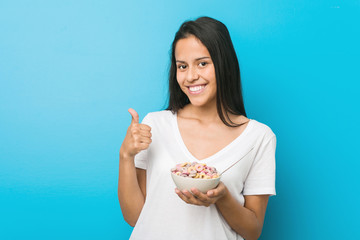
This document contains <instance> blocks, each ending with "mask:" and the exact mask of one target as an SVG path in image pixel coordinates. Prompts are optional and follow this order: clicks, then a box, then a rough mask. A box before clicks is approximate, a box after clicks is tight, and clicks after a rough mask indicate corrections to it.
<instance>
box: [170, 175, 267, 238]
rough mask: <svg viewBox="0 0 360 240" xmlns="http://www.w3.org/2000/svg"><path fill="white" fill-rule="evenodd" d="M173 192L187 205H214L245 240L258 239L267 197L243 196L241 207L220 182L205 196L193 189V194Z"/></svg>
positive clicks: (185, 191)
mask: <svg viewBox="0 0 360 240" xmlns="http://www.w3.org/2000/svg"><path fill="white" fill-rule="evenodd" d="M175 191H176V193H177V194H178V196H179V197H180V198H181V199H182V200H184V201H185V202H186V203H189V204H194V205H199V206H206V207H208V206H210V205H211V204H216V207H217V208H218V210H219V211H220V212H221V214H222V215H223V217H224V219H225V220H226V222H227V223H228V224H229V226H230V227H231V228H232V229H233V230H234V231H235V232H237V233H238V234H240V235H241V236H242V237H243V238H245V239H246V240H251V239H258V238H259V237H260V234H261V231H262V227H263V223H264V218H265V212H266V206H267V202H268V199H269V195H254V196H245V205H244V206H242V205H241V204H240V203H239V202H238V201H237V200H236V199H235V198H234V197H233V196H232V195H231V193H230V192H229V191H228V189H227V188H226V186H225V185H224V184H223V183H222V182H220V184H219V186H218V187H217V188H215V189H213V190H209V191H208V192H207V193H206V194H204V193H202V192H200V191H199V190H197V189H195V188H194V189H191V191H192V193H193V194H191V193H190V192H188V191H187V190H184V191H179V190H178V189H176V190H175Z"/></svg>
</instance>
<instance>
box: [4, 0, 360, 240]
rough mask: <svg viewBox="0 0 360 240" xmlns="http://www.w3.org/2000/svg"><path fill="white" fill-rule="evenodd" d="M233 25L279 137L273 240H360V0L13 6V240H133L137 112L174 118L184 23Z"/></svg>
mask: <svg viewBox="0 0 360 240" xmlns="http://www.w3.org/2000/svg"><path fill="white" fill-rule="evenodd" d="M203 15H207V16H211V17H214V18H216V19H218V20H221V21H222V22H224V23H225V24H226V25H227V26H228V29H229V31H230V34H231V36H232V39H233V42H234V45H235V48H236V51H237V54H238V57H239V61H240V69H241V76H242V83H243V90H244V98H245V99H244V100H245V106H246V110H247V113H248V116H249V117H250V118H252V119H256V120H258V121H261V122H263V123H265V124H267V125H269V126H270V127H271V128H272V129H273V131H274V132H275V133H276V135H277V140H278V146H277V194H278V195H277V196H275V197H272V198H270V202H269V205H268V210H267V215H266V219H265V225H264V229H263V234H262V237H261V239H284V240H285V239H356V238H357V239H359V238H360V234H359V231H358V229H357V228H358V216H359V214H360V210H359V204H358V201H357V200H358V199H359V193H358V192H357V191H358V190H359V187H358V183H359V178H358V176H357V174H358V173H359V170H358V169H359V160H360V159H359V154H358V149H359V133H360V131H359V120H358V117H359V115H360V114H359V106H358V105H359V97H358V96H357V94H358V92H359V81H360V74H359V66H360V61H359V59H360V48H359V42H360V30H359V29H360V28H359V23H360V1H359V0H353V1H351V0H349V1H340V0H339V1H335V0H327V1H325V0H324V1H321V0H320V1H312V0H301V1H300V0H296V1H282V0H271V1H270V0H269V1H268V0H266V1H263V0H262V1H260V0H253V1H249V0H243V1H236V0H233V1H224V2H222V3H220V1H203V0H199V1H190V0H184V1H131V2H130V1H115V0H108V1H69V0H64V1H39V0H32V1H16V0H14V1H10V0H5V1H4V0H3V1H0V239H127V238H128V237H129V236H130V234H131V230H132V228H131V227H129V226H128V225H127V224H126V223H125V221H124V220H123V218H122V215H121V211H120V207H119V204H118V200H117V177H118V151H119V148H120V145H121V142H122V140H123V138H124V136H125V132H126V130H127V127H128V125H129V124H130V115H129V114H128V112H127V109H128V108H129V107H132V108H134V109H136V110H137V111H138V113H139V114H140V118H142V117H144V116H145V114H146V113H148V112H150V111H157V110H161V109H163V107H164V106H165V105H166V97H167V72H168V67H169V50H170V44H171V42H172V40H173V37H174V34H175V32H176V31H177V29H178V28H179V26H180V24H181V23H182V22H183V21H185V20H188V19H195V18H197V17H199V16H203Z"/></svg>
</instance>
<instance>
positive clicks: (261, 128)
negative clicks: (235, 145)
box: [249, 119, 276, 139]
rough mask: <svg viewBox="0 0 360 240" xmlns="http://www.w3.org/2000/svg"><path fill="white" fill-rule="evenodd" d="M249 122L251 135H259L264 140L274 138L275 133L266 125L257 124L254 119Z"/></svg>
mask: <svg viewBox="0 0 360 240" xmlns="http://www.w3.org/2000/svg"><path fill="white" fill-rule="evenodd" d="M249 120H250V122H249V124H251V132H252V133H254V134H256V135H261V136H263V137H264V138H269V139H270V138H272V137H276V135H275V133H274V132H273V130H272V129H271V128H270V127H269V126H268V125H266V124H264V123H262V122H259V121H257V120H255V119H249Z"/></svg>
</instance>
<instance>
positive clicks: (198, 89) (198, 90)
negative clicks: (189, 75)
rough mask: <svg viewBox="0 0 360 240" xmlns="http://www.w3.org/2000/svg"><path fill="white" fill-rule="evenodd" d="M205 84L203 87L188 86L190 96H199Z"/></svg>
mask: <svg viewBox="0 0 360 240" xmlns="http://www.w3.org/2000/svg"><path fill="white" fill-rule="evenodd" d="M205 86H206V84H203V85H195V86H189V87H188V89H189V93H190V94H199V93H202V92H203V91H204V89H205Z"/></svg>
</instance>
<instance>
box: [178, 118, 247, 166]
mask: <svg viewBox="0 0 360 240" xmlns="http://www.w3.org/2000/svg"><path fill="white" fill-rule="evenodd" d="M172 120H173V121H172V122H173V128H174V132H175V137H176V139H177V141H178V143H179V145H180V148H181V149H182V150H183V152H184V153H185V154H186V155H187V156H188V157H189V161H190V159H191V161H196V162H209V161H213V160H214V159H216V158H218V157H220V156H221V155H222V154H224V153H225V152H227V151H228V149H230V148H231V147H232V146H234V145H236V144H237V142H239V141H241V140H242V139H243V138H244V136H245V135H246V134H247V132H248V131H249V130H250V128H252V125H253V121H254V120H252V119H249V123H248V124H247V126H246V128H245V129H244V130H243V131H242V132H241V134H240V135H239V136H237V137H236V138H235V139H234V140H233V141H231V142H230V143H229V144H228V145H226V146H225V147H223V148H222V149H220V150H219V151H218V152H216V153H214V154H213V155H211V156H209V157H207V158H204V159H201V160H200V159H197V158H196V157H195V156H194V155H193V154H192V153H191V152H190V151H189V149H188V148H187V147H186V145H185V142H184V140H183V138H182V136H181V133H180V129H179V125H178V119H177V113H175V114H172Z"/></svg>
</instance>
